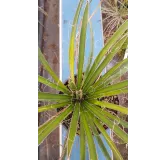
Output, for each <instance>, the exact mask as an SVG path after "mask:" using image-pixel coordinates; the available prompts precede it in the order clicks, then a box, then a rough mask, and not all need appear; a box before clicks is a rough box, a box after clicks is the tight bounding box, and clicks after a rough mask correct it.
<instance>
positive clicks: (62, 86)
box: [38, 48, 70, 94]
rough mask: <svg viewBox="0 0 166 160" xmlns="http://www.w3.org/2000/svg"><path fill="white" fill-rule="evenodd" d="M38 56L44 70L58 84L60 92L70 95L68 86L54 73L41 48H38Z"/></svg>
mask: <svg viewBox="0 0 166 160" xmlns="http://www.w3.org/2000/svg"><path fill="white" fill-rule="evenodd" d="M38 56H39V60H40V62H41V63H42V65H43V66H44V68H45V69H46V70H47V71H48V73H49V74H50V75H51V76H52V78H53V79H54V81H55V82H56V85H58V86H59V90H61V91H62V92H64V93H66V94H70V92H69V90H68V89H67V88H66V86H65V85H64V84H63V83H62V82H61V81H60V80H59V78H58V77H57V75H56V74H55V73H54V71H53V70H52V68H51V67H50V66H49V64H48V62H47V60H46V59H45V57H44V55H43V54H42V52H41V50H40V48H38Z"/></svg>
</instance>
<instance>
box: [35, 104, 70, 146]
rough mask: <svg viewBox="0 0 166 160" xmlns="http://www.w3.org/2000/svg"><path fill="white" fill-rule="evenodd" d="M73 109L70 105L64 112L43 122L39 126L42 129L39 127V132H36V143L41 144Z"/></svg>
mask: <svg viewBox="0 0 166 160" xmlns="http://www.w3.org/2000/svg"><path fill="white" fill-rule="evenodd" d="M72 110H73V106H72V105H70V106H69V107H68V108H67V109H66V110H65V111H64V112H62V113H61V114H59V115H58V117H57V116H54V117H53V118H52V119H51V120H49V121H48V122H46V123H47V125H45V124H43V125H44V127H43V125H42V126H40V127H41V128H42V129H40V127H39V132H38V143H39V144H41V143H42V142H43V140H44V139H45V138H46V137H47V136H48V135H49V134H50V133H51V132H52V131H54V130H55V129H56V128H57V127H58V126H59V124H60V123H61V122H62V121H63V120H64V119H65V118H66V117H67V116H68V115H69V114H70V112H71V111H72Z"/></svg>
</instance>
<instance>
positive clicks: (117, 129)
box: [84, 102, 128, 143]
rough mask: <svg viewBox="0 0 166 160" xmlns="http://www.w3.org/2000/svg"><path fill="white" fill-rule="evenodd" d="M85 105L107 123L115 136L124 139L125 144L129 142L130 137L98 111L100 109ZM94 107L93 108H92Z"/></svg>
mask: <svg viewBox="0 0 166 160" xmlns="http://www.w3.org/2000/svg"><path fill="white" fill-rule="evenodd" d="M84 105H85V106H86V108H87V109H88V110H89V111H91V112H92V113H93V114H95V115H96V116H97V117H98V118H99V119H100V121H102V122H103V123H105V124H106V125H107V126H108V127H109V128H111V129H112V130H113V131H114V132H115V134H116V135H117V136H118V137H119V138H120V139H122V140H123V141H124V142H125V143H127V142H128V135H127V133H126V132H124V131H123V130H122V129H121V128H120V127H119V126H118V125H116V124H114V123H113V122H112V121H111V120H109V119H108V118H106V117H105V115H104V114H103V113H101V112H99V111H98V108H97V107H96V106H94V105H93V104H90V103H88V102H85V103H84ZM92 106H93V107H92Z"/></svg>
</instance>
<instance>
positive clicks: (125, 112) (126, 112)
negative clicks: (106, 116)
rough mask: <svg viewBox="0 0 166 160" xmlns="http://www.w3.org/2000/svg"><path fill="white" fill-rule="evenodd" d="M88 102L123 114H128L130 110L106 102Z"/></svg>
mask: <svg viewBox="0 0 166 160" xmlns="http://www.w3.org/2000/svg"><path fill="white" fill-rule="evenodd" d="M88 102H90V103H93V104H96V105H99V106H101V107H104V108H110V109H113V110H115V111H119V112H121V113H124V114H128V108H126V107H123V106H119V105H116V104H113V103H108V102H105V101H97V100H89V101H88Z"/></svg>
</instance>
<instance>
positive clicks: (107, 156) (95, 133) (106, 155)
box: [85, 109, 111, 160]
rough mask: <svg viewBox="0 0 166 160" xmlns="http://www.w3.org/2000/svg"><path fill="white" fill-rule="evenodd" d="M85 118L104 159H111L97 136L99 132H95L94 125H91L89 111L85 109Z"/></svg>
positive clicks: (91, 120)
mask: <svg viewBox="0 0 166 160" xmlns="http://www.w3.org/2000/svg"><path fill="white" fill-rule="evenodd" d="M85 116H86V119H87V121H88V123H89V124H90V127H91V129H92V132H93V134H94V136H95V138H96V140H97V143H98V144H99V146H100V149H101V151H102V152H103V154H104V156H105V158H106V159H107V160H110V159H111V157H110V155H109V153H108V151H107V149H106V147H105V145H104V143H103V141H102V139H101V137H100V135H99V132H98V131H97V129H96V127H95V125H94V123H93V119H92V117H91V116H90V114H89V111H87V109H85Z"/></svg>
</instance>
